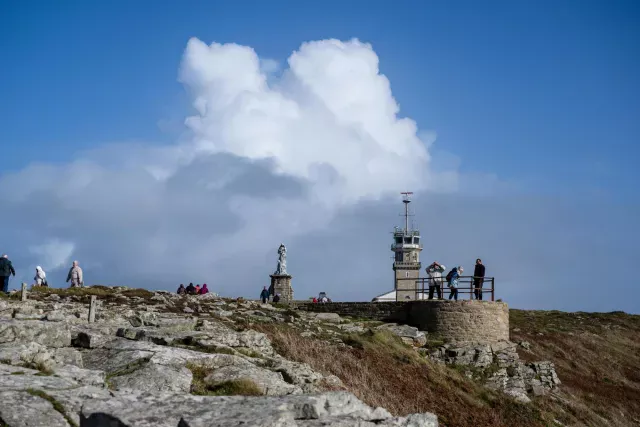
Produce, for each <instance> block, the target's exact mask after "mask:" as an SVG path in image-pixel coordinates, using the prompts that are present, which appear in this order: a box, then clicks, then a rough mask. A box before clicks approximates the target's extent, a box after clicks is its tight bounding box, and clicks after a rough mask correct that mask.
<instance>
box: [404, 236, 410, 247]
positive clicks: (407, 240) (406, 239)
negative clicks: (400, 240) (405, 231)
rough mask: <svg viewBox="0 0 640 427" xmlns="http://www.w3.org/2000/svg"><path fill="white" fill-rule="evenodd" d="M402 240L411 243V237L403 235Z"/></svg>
mask: <svg viewBox="0 0 640 427" xmlns="http://www.w3.org/2000/svg"><path fill="white" fill-rule="evenodd" d="M404 242H405V243H406V244H408V245H410V244H411V237H405V238H404Z"/></svg>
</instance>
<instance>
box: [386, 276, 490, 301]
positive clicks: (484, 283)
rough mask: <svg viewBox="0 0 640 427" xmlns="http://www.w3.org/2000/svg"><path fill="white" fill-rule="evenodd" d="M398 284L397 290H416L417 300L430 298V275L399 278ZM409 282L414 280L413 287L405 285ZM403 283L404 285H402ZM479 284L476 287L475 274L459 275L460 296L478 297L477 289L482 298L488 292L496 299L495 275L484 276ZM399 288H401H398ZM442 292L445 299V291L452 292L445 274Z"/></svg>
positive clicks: (470, 298)
mask: <svg viewBox="0 0 640 427" xmlns="http://www.w3.org/2000/svg"><path fill="white" fill-rule="evenodd" d="M397 280H398V286H397V288H396V292H415V298H414V299H417V300H422V299H425V300H426V299H428V296H429V292H430V291H429V278H428V277H419V278H417V279H416V278H398V279H397ZM407 282H413V283H414V286H413V287H405V285H407V284H408V283H407ZM401 283H402V285H400V284H401ZM477 284H478V285H479V286H478V287H477V288H476V286H475V285H476V283H475V281H474V277H473V276H459V277H458V287H457V289H458V297H460V296H461V295H466V294H469V300H472V299H473V297H474V296H476V299H477V294H476V292H477V291H480V295H481V296H482V299H485V298H484V296H485V295H486V294H487V293H488V294H489V295H490V296H491V301H494V298H495V277H484V278H482V279H479V282H478V283H477ZM398 288H399V289H398ZM440 292H441V296H442V298H443V299H446V298H448V295H447V296H445V295H444V294H445V293H449V292H450V288H449V287H448V286H447V280H446V279H445V277H444V275H443V276H442V279H441V283H440ZM433 297H434V298H437V292H436V290H435V289H434V294H433Z"/></svg>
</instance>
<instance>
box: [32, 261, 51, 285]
mask: <svg viewBox="0 0 640 427" xmlns="http://www.w3.org/2000/svg"><path fill="white" fill-rule="evenodd" d="M33 280H34V281H35V283H34V285H33V286H49V284H48V283H47V274H46V273H45V272H44V270H43V269H42V267H40V266H37V267H36V275H35V277H34V278H33Z"/></svg>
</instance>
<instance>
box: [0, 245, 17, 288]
mask: <svg viewBox="0 0 640 427" xmlns="http://www.w3.org/2000/svg"><path fill="white" fill-rule="evenodd" d="M11 275H13V276H15V275H16V270H15V269H14V268H13V264H11V261H9V257H8V256H7V254H4V255H2V258H0V285H2V292H4V293H7V292H9V276H11Z"/></svg>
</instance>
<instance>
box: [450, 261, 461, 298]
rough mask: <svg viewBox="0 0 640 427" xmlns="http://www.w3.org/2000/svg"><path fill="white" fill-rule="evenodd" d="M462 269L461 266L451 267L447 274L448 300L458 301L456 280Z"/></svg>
mask: <svg viewBox="0 0 640 427" xmlns="http://www.w3.org/2000/svg"><path fill="white" fill-rule="evenodd" d="M463 271H464V269H463V268H462V267H461V266H457V267H453V268H452V269H451V271H450V272H449V273H448V274H447V285H448V286H449V292H450V293H449V299H452V298H455V300H456V301H458V278H459V277H460V275H461V274H462V272H463Z"/></svg>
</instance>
